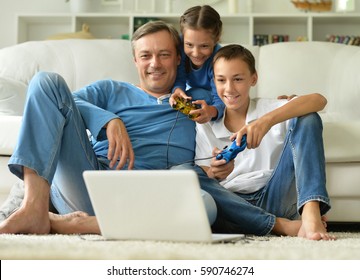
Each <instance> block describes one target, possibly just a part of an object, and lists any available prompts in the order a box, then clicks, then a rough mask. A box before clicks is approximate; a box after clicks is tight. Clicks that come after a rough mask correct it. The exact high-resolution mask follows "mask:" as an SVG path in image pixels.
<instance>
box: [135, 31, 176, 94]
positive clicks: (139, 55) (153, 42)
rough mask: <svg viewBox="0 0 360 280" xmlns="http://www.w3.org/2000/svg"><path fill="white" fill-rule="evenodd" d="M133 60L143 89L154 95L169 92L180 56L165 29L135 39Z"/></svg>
mask: <svg viewBox="0 0 360 280" xmlns="http://www.w3.org/2000/svg"><path fill="white" fill-rule="evenodd" d="M134 60H135V64H136V67H137V70H138V74H139V77H140V87H141V88H142V89H143V90H145V91H146V92H148V93H149V94H151V95H153V96H155V97H159V96H161V95H164V94H167V93H170V90H171V88H172V86H173V84H174V82H175V78H176V70H177V66H178V64H179V63H180V56H179V55H178V53H177V49H176V45H175V42H174V40H173V38H172V37H171V35H170V34H169V33H168V32H167V31H159V32H156V33H153V34H148V35H145V36H143V37H142V38H140V39H139V40H137V41H136V43H135V47H134Z"/></svg>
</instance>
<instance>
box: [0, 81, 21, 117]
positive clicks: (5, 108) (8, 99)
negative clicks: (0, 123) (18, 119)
mask: <svg viewBox="0 0 360 280" xmlns="http://www.w3.org/2000/svg"><path fill="white" fill-rule="evenodd" d="M26 91H27V86H26V85H25V84H24V83H21V82H18V81H16V80H12V79H9V78H4V77H0V116H22V114H23V111H24V104H25V97H26Z"/></svg>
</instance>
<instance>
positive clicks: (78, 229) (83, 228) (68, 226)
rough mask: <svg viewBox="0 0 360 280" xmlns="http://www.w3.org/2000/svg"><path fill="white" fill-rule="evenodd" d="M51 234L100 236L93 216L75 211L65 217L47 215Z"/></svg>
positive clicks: (52, 214)
mask: <svg viewBox="0 0 360 280" xmlns="http://www.w3.org/2000/svg"><path fill="white" fill-rule="evenodd" d="M49 218H50V224H51V233H60V234H101V233H100V229H99V226H98V223H97V220H96V217H95V216H89V215H88V214H87V213H85V212H82V211H77V212H73V213H69V214H65V215H57V214H54V213H49Z"/></svg>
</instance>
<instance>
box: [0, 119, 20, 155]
mask: <svg viewBox="0 0 360 280" xmlns="http://www.w3.org/2000/svg"><path fill="white" fill-rule="evenodd" d="M21 120H22V116H0V131H1V135H0V155H11V154H12V152H13V151H14V148H15V145H16V142H17V138H18V134H19V130H20V125H21Z"/></svg>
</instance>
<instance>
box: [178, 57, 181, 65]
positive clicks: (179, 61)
mask: <svg viewBox="0 0 360 280" xmlns="http://www.w3.org/2000/svg"><path fill="white" fill-rule="evenodd" d="M180 63H181V55H180V54H178V55H177V65H178V66H179V65H180Z"/></svg>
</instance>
